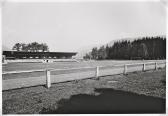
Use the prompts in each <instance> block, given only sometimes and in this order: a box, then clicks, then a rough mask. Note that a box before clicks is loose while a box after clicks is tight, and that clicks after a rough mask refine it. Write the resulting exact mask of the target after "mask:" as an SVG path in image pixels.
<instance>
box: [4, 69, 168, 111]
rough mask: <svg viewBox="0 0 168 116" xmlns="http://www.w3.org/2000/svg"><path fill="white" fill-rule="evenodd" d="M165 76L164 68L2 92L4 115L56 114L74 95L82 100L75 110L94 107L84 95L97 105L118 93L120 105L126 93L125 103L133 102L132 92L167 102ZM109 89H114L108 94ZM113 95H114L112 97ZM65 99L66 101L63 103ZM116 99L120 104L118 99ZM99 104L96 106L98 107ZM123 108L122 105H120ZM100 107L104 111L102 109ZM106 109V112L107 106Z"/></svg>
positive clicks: (137, 96) (137, 95)
mask: <svg viewBox="0 0 168 116" xmlns="http://www.w3.org/2000/svg"><path fill="white" fill-rule="evenodd" d="M165 76H166V72H165V69H162V70H157V71H147V72H137V73H129V74H128V75H122V74H121V75H114V76H105V77H100V79H99V80H94V79H86V80H78V81H71V82H65V83H59V84H52V86H51V88H50V89H46V88H45V87H44V86H37V87H30V88H24V89H16V90H10V91H4V92H2V100H3V107H2V108H3V114H18V113H21V114H22V113H27V114H34V113H35V114H37V113H44V112H50V111H55V110H56V109H58V108H60V107H61V106H60V105H63V107H62V108H64V107H65V106H66V105H65V104H66V103H67V102H68V103H69V102H70V101H71V100H72V99H71V98H72V96H75V95H76V96H78V97H77V98H79V101H80V102H75V104H76V103H78V104H77V105H75V107H76V106H78V107H79V108H80V106H81V105H86V106H88V105H92V103H93V101H92V100H91V101H87V99H85V97H83V96H81V97H80V95H84V96H85V95H87V96H89V99H90V98H92V97H93V100H94V99H95V98H96V99H97V100H95V102H94V103H96V102H98V103H100V104H101V103H103V102H101V100H104V102H106V103H109V102H111V100H112V99H111V98H112V97H115V95H117V93H118V91H119V93H121V96H120V98H121V99H118V102H119V103H121V100H122V99H124V98H122V95H123V94H124V93H128V94H126V95H127V99H125V100H123V101H127V100H130V102H131V99H132V98H131V97H129V95H132V94H133V93H136V94H135V96H136V97H135V98H141V97H142V96H146V97H145V98H149V100H150V98H153V97H157V98H159V99H162V100H163V99H165V93H166V87H165V83H166V82H165V80H166V78H165ZM109 81H116V82H115V83H108V82H109ZM99 89H103V90H104V91H102V92H100V91H96V90H99ZM106 89H111V90H110V91H108V92H105V91H106ZM103 92H104V93H103ZM113 92H114V93H115V94H112V93H113ZM104 95H105V96H106V95H109V96H110V97H109V99H107V98H106V97H103V96H104ZM95 96H97V97H95ZM98 96H99V97H98ZM100 96H102V97H100ZM140 96H141V97H140ZM152 96H153V97H152ZM101 98H103V99H101ZM63 99H64V102H61V101H62V100H63ZM80 99H81V100H80ZM115 100H116V101H117V97H116V98H115ZM115 100H114V102H115ZM162 100H161V101H162ZM72 101H73V100H72ZM75 101H76V99H75ZM154 101H155V100H154ZM71 103H72V105H71ZM142 103H143V102H142ZM151 103H152V102H151ZM159 103H161V102H159ZM164 103H165V102H164V100H163V104H164ZM73 105H74V104H73V102H70V104H69V106H68V107H72V106H73ZM98 105H99V104H97V105H95V107H96V106H98ZM111 105H112V104H111ZM123 105H124V104H123ZM132 105H136V104H135V102H134V103H132ZM142 105H143V104H142ZM78 107H77V108H78ZM83 107H84V106H83ZM121 107H123V106H122V105H121ZM125 107H126V106H125ZM127 107H128V106H127ZM62 108H61V109H62ZM91 108H92V107H91ZM99 108H100V110H101V108H102V107H99ZM103 108H104V110H105V105H104V107H103ZM109 108H110V106H109ZM123 108H124V107H123ZM132 108H133V107H132ZM135 108H136V106H135ZM160 108H161V107H160ZM163 108H164V107H162V108H161V109H163ZM86 109H87V107H86ZM123 110H124V109H123ZM60 111H61V110H60ZM141 111H142V110H141ZM148 111H149V110H148ZM139 112H140V110H139Z"/></svg>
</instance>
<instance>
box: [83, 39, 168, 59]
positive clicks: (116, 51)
mask: <svg viewBox="0 0 168 116" xmlns="http://www.w3.org/2000/svg"><path fill="white" fill-rule="evenodd" d="M165 58H166V37H164V36H163V37H161V36H156V37H143V38H139V39H137V40H134V41H132V42H131V41H129V40H122V41H116V42H114V44H113V45H112V46H108V45H107V46H101V47H100V48H99V49H98V48H97V47H94V48H93V49H92V51H91V52H90V53H87V54H86V55H85V56H84V59H96V60H102V59H123V60H130V59H165Z"/></svg>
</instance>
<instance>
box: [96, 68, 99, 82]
mask: <svg viewBox="0 0 168 116" xmlns="http://www.w3.org/2000/svg"><path fill="white" fill-rule="evenodd" d="M96 79H99V66H97V67H96Z"/></svg>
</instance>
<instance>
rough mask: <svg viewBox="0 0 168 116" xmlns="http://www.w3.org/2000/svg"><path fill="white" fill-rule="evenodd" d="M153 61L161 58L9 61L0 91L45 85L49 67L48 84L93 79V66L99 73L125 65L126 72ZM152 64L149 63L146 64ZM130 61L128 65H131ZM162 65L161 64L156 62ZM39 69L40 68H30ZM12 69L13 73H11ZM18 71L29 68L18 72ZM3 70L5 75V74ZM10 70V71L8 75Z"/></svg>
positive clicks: (119, 71)
mask: <svg viewBox="0 0 168 116" xmlns="http://www.w3.org/2000/svg"><path fill="white" fill-rule="evenodd" d="M154 62H158V63H159V62H164V61H163V60H157V61H156V60H150V61H149V60H132V61H131V60H104V61H82V62H53V63H8V64H5V65H3V73H4V74H3V76H2V77H3V78H2V79H3V90H8V89H15V88H22V87H30V86H37V85H45V84H46V71H45V70H46V69H50V70H51V71H50V75H51V83H59V82H65V81H72V80H80V79H87V78H93V77H95V74H96V67H97V66H99V67H100V68H99V76H106V75H115V74H122V73H123V72H124V70H125V67H124V65H125V64H127V72H134V71H142V70H143V68H144V66H143V63H145V64H146V65H145V70H152V69H155V63H154ZM138 63H139V64H138ZM149 63H152V64H149ZM130 64H131V65H130ZM159 66H161V67H164V66H165V63H164V64H161V65H160V64H159ZM33 70H42V71H33ZM11 71H14V72H16V73H12V74H10V72H11ZM18 71H32V72H24V73H17V72H18ZM5 73H6V74H5ZM8 73H9V74H8Z"/></svg>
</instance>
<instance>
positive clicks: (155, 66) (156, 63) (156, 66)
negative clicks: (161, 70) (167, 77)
mask: <svg viewBox="0 0 168 116" xmlns="http://www.w3.org/2000/svg"><path fill="white" fill-rule="evenodd" d="M155 70H157V62H155Z"/></svg>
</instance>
